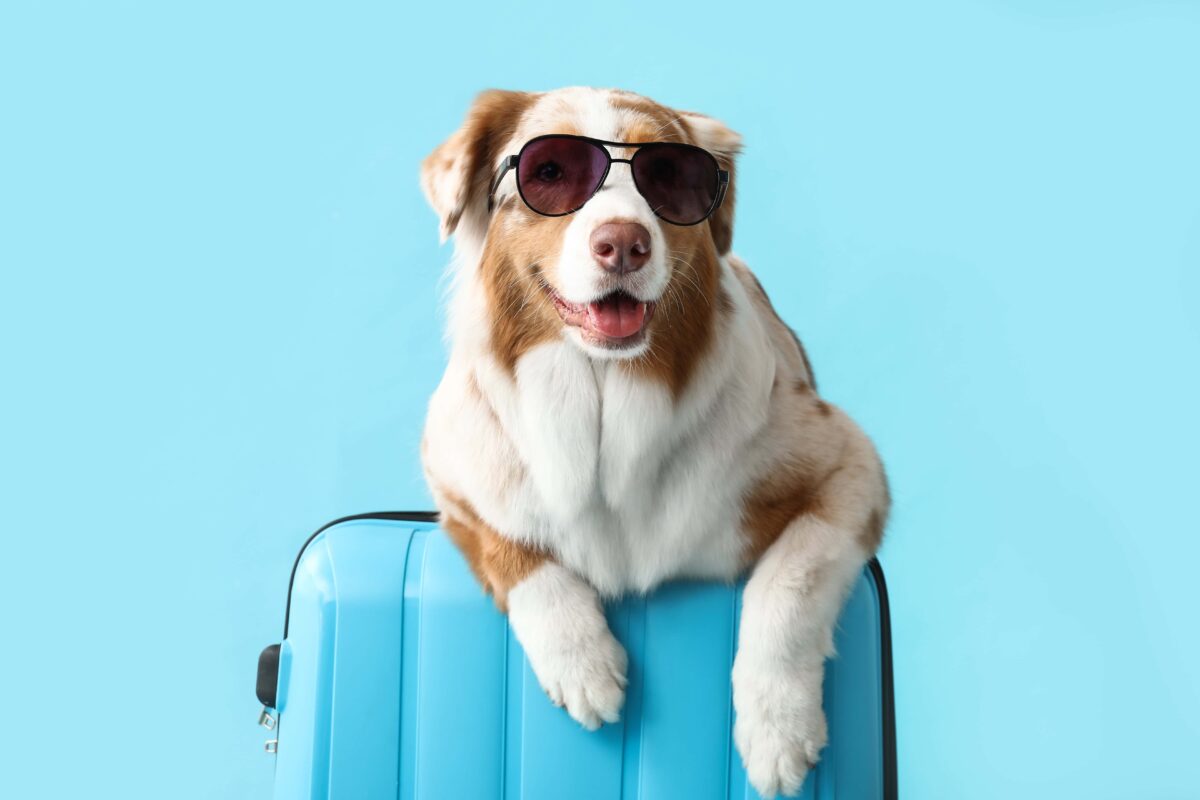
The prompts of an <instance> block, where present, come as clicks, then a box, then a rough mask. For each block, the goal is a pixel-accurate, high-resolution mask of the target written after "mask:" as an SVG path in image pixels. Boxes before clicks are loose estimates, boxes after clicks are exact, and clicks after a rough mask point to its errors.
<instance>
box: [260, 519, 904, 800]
mask: <svg viewBox="0 0 1200 800" xmlns="http://www.w3.org/2000/svg"><path fill="white" fill-rule="evenodd" d="M877 592H878V587H877V586H876V584H875V581H874V580H873V578H872V577H871V575H870V574H869V573H864V575H863V577H862V579H861V580H860V581H859V583H858V585H857V586H856V588H855V591H854V593H853V595H852V597H851V598H850V600H849V603H848V605H847V607H846V610H845V611H844V612H843V615H842V618H841V621H840V624H839V630H838V635H837V645H838V650H839V657H838V658H836V659H834V660H833V661H831V662H830V665H829V669H828V671H827V679H826V687H825V707H826V710H827V713H828V715H829V721H830V744H829V746H828V747H827V748H826V749H825V751H824V753H823V760H822V763H821V765H820V767H818V769H817V770H815V771H814V772H813V774H812V775H810V777H809V779H808V781H807V782H806V783H805V787H804V790H803V793H802V795H801V797H803V798H806V800H837V799H838V798H843V799H844V798H855V800H857V798H884V797H885V794H884V777H883V775H884V755H883V753H884V747H885V744H886V743H885V739H884V733H883V731H884V719H883V715H882V707H883V702H884V698H883V695H882V691H883V690H882V681H881V669H882V665H883V661H882V659H883V654H882V653H881V650H880V636H879V631H880V625H881V624H882V619H881V608H880V602H881V598H880V597H879V596H878V594H877ZM739 611H740V590H739V589H737V588H733V587H726V586H720V585H714V584H673V585H670V586H666V587H663V588H662V589H660V590H658V591H657V592H655V593H654V595H652V596H651V597H650V598H630V599H628V600H625V601H623V602H621V603H617V604H614V605H612V606H610V608H609V609H608V617H609V622H610V625H611V627H612V629H613V632H614V634H615V635H616V636H617V638H618V639H619V640H620V641H621V642H622V643H623V644H624V645H625V647H626V649H627V651H628V653H629V660H630V669H629V689H628V694H627V698H626V705H625V709H624V712H623V720H622V721H621V722H620V723H618V724H615V725H605V726H604V727H603V728H601V729H600V730H599V731H596V732H587V731H584V730H583V729H582V728H580V727H579V726H578V725H577V724H576V723H575V722H573V721H572V720H571V719H570V718H569V717H568V716H567V714H566V713H565V712H564V711H563V710H562V709H559V708H556V707H554V706H553V705H552V704H551V703H550V701H549V699H548V698H547V697H546V695H545V693H544V692H542V690H541V688H540V686H539V685H538V683H537V679H536V678H535V677H534V675H533V672H532V671H531V670H530V669H529V666H528V665H527V663H526V662H525V658H524V654H523V653H522V651H521V647H520V645H519V644H518V642H517V641H516V639H515V638H514V637H513V635H512V632H511V631H510V630H509V628H508V626H507V624H506V622H505V619H504V617H503V616H502V615H501V614H499V613H498V612H497V611H496V610H495V608H494V606H493V605H492V601H491V600H490V599H489V598H488V597H486V596H485V595H484V594H483V592H482V591H481V590H480V588H479V586H478V584H477V583H476V581H475V579H474V577H473V576H472V575H471V573H470V570H469V569H468V568H467V566H466V564H465V562H464V561H463V559H462V557H461V556H460V555H459V553H458V551H457V550H456V549H455V548H454V547H453V545H452V544H451V543H450V541H449V540H448V539H447V538H446V537H445V536H444V535H442V534H441V533H440V532H438V531H436V530H434V529H433V526H431V525H421V524H418V523H412V522H396V521H370V520H368V521H354V522H349V523H344V524H341V525H338V526H335V527H334V528H331V529H330V530H328V531H326V532H325V533H323V534H322V535H321V536H319V537H317V539H315V540H314V541H313V542H312V544H310V546H309V548H308V550H307V551H306V552H305V554H304V556H303V558H302V559H301V561H300V568H299V570H298V572H297V577H296V584H295V587H294V588H293V597H292V608H291V614H292V616H291V619H292V622H291V629H290V632H289V637H288V640H287V641H286V642H285V643H284V647H283V651H282V653H281V667H280V673H281V675H280V677H281V681H280V697H281V700H280V709H279V710H280V743H279V755H278V759H279V761H278V762H277V775H276V787H277V792H276V797H278V798H281V799H282V798H289V800H290V799H291V798H302V797H303V798H327V797H331V798H336V800H358V799H359V798H377V797H378V798H389V799H390V798H399V800H443V799H444V798H452V797H462V798H473V799H474V798H479V799H480V800H486V799H487V798H508V799H509V800H517V799H518V798H521V799H523V800H550V799H551V798H555V799H557V798H576V799H578V800H592V799H594V800H618V799H622V800H641V799H642V798H645V799H646V800H672V799H673V798H687V799H688V800H705V799H706V798H711V800H734V799H735V798H736V800H756V799H757V797H758V795H757V794H756V793H755V792H754V791H753V790H752V789H751V788H750V787H749V786H748V784H747V782H746V776H745V771H744V770H743V768H742V765H741V760H740V758H739V757H738V754H737V751H736V748H735V747H734V746H733V741H732V727H733V711H732V703H731V697H730V685H729V672H730V669H731V668H732V663H733V655H734V647H735V642H736V637H737V620H738V616H739Z"/></svg>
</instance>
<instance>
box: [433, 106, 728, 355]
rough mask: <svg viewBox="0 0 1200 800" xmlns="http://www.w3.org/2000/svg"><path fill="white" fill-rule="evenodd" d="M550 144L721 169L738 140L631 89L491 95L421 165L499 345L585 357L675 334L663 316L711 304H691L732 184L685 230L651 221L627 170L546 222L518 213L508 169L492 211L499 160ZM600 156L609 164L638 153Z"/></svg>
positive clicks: (716, 243) (617, 165) (712, 268)
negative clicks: (647, 150) (712, 160)
mask: <svg viewBox="0 0 1200 800" xmlns="http://www.w3.org/2000/svg"><path fill="white" fill-rule="evenodd" d="M547 134H572V135H577V136H586V137H590V138H593V139H598V140H604V141H615V142H678V143H685V144H692V145H696V146H699V147H702V148H704V149H705V150H707V151H709V152H710V153H712V154H713V156H715V157H716V159H717V162H718V165H719V166H720V167H721V168H722V169H725V170H729V171H730V172H732V168H733V158H734V156H735V154H736V153H737V151H738V149H739V146H740V141H739V139H738V136H737V135H736V134H734V133H733V132H732V131H730V130H729V129H728V128H726V127H725V126H724V125H722V124H721V123H719V122H717V121H716V120H713V119H711V118H709V117H705V116H701V115H698V114H691V113H686V112H679V111H676V110H673V109H670V108H667V107H665V106H662V105H659V104H657V103H655V102H653V101H651V100H648V99H646V98H644V97H640V96H638V95H634V94H630V93H627V92H619V91H609V90H596V89H582V88H572V89H562V90H559V91H555V92H549V93H544V94H529V93H521V92H499V91H489V92H485V93H484V94H482V95H480V97H479V98H478V99H477V100H476V102H475V104H474V106H473V107H472V108H471V111H470V112H469V114H468V117H467V121H466V123H465V124H464V126H463V127H462V128H461V129H460V130H459V131H458V132H457V133H455V134H454V135H453V136H452V137H451V138H450V139H449V140H448V141H446V142H445V143H444V144H442V145H441V146H440V147H439V148H438V149H437V150H436V151H434V153H433V154H432V155H431V156H430V157H429V158H428V159H426V161H425V163H424V165H423V169H422V184H423V186H424V188H425V191H426V194H427V196H428V197H429V200H430V203H431V204H432V205H433V207H434V209H435V210H436V211H437V212H438V213H439V215H440V216H441V219H442V235H443V237H445V236H448V235H449V234H450V233H452V232H453V233H455V234H456V238H457V244H458V246H459V249H460V251H463V253H464V258H466V259H468V260H472V261H475V260H477V261H478V263H479V265H480V271H481V272H480V277H481V278H482V279H483V281H484V283H485V286H487V288H488V291H489V293H490V295H491V303H490V304H491V306H492V313H493V314H495V315H496V317H497V319H494V320H493V321H492V325H493V335H494V338H495V337H496V334H497V331H499V334H500V335H499V338H500V339H501V340H503V341H504V342H507V343H508V346H510V347H511V348H518V349H519V348H520V347H522V346H528V345H529V344H531V343H533V342H536V341H540V340H544V339H547V338H552V337H553V336H555V335H558V336H561V335H564V334H565V335H566V336H567V337H568V338H569V339H570V340H572V341H574V342H575V343H576V344H577V345H578V346H579V347H581V348H583V349H584V350H585V351H586V352H587V353H588V354H590V355H592V356H594V357H598V358H634V357H637V356H639V355H643V354H645V353H646V352H647V350H648V349H649V348H650V346H651V340H652V339H653V338H654V337H655V336H656V335H658V332H657V330H656V329H658V328H666V327H671V325H670V321H671V318H675V320H676V321H680V320H682V319H684V318H687V317H688V316H689V315H697V314H699V315H701V316H703V313H707V309H697V308H694V307H693V306H694V305H695V304H696V303H698V302H699V303H704V304H705V305H706V306H708V305H711V302H712V300H713V298H712V297H711V296H700V295H705V294H706V293H705V292H704V291H703V290H705V289H711V288H712V286H713V281H715V279H716V259H717V257H718V256H719V255H723V254H725V253H726V252H728V250H729V246H730V240H731V238H732V223H733V192H732V185H731V186H730V188H729V191H727V192H726V195H725V198H724V201H723V202H722V203H721V205H720V207H719V208H718V209H717V210H716V211H715V212H714V213H713V215H712V216H711V217H710V218H709V219H707V220H705V221H704V222H702V223H700V224H697V225H690V226H681V225H674V224H671V223H669V222H666V221H664V220H663V219H661V218H660V217H658V216H656V215H655V213H654V211H653V210H652V209H651V207H650V204H649V203H648V202H647V200H646V199H645V198H644V197H643V196H642V195H641V194H640V193H639V192H638V189H637V187H636V186H635V183H634V180H633V175H632V171H631V167H630V165H629V164H626V163H623V162H614V163H612V165H611V167H610V168H609V170H608V174H607V177H606V178H605V180H604V183H603V185H602V187H601V188H600V190H599V191H597V192H596V193H595V194H594V195H592V196H591V197H590V199H588V200H587V202H586V203H585V204H584V205H583V207H582V208H579V209H578V210H576V211H574V212H573V213H569V214H566V215H563V216H545V215H543V214H539V213H537V212H536V211H534V210H532V209H531V208H530V207H529V206H528V205H526V203H525V202H523V200H522V197H521V196H520V194H519V192H518V189H517V170H509V171H508V172H507V173H506V174H505V176H504V178H503V180H502V181H501V182H500V184H499V185H498V186H497V187H496V189H495V192H494V195H493V202H492V204H491V208H490V209H489V203H488V199H489V189H490V187H491V184H492V182H493V181H494V179H495V176H496V175H497V174H498V172H499V170H500V167H501V166H502V164H503V162H504V160H505V158H506V157H507V156H510V155H514V154H516V153H518V152H519V151H520V150H521V147H522V146H523V145H524V144H525V143H526V142H528V141H530V140H531V139H534V138H535V137H538V136H543V135H547ZM607 149H608V151H609V153H610V155H611V156H612V157H613V158H618V159H628V158H631V157H632V156H633V155H634V153H635V150H634V149H633V148H622V147H619V146H609V147H608V148H607ZM522 169H525V170H528V173H529V176H530V177H529V178H528V180H531V181H532V180H537V179H539V178H545V179H547V180H553V179H554V178H555V177H556V174H557V173H556V170H557V165H556V164H554V163H552V162H551V161H546V162H545V163H542V164H537V163H529V164H523V165H522ZM539 170H541V172H539ZM523 185H524V184H523ZM676 327H678V326H676ZM684 327H686V326H684ZM664 335H665V334H664ZM683 335H686V333H684V334H683ZM511 355H512V357H513V358H514V359H515V357H516V356H517V355H519V353H514V354H511Z"/></svg>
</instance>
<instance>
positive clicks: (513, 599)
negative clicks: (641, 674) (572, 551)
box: [508, 560, 627, 730]
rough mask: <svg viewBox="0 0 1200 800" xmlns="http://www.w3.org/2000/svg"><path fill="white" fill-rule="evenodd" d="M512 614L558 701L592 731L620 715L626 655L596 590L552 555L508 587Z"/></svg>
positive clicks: (514, 625)
mask: <svg viewBox="0 0 1200 800" xmlns="http://www.w3.org/2000/svg"><path fill="white" fill-rule="evenodd" d="M508 619H509V622H510V623H511V624H512V628H513V631H515V632H516V634H517V638H518V639H519V640H520V641H521V646H522V647H524V648H525V655H526V656H527V657H528V658H529V664H530V666H531V667H533V671H534V673H535V674H536V675H537V677H538V681H539V682H540V683H541V684H542V688H543V689H545V690H546V694H548V695H550V699H551V700H552V701H554V704H555V705H559V706H563V707H565V708H566V709H567V713H569V714H570V715H571V716H572V717H573V718H574V719H575V720H576V721H577V722H579V724H581V725H583V727H585V728H587V729H588V730H595V729H596V728H599V727H600V723H601V722H616V721H617V720H618V719H619V718H620V712H621V706H622V705H623V704H624V702H625V670H626V667H627V660H626V656H625V650H624V648H622V647H621V645H620V643H618V642H617V640H616V639H615V638H614V637H613V635H612V632H611V631H609V629H608V622H607V621H606V620H605V619H604V611H603V609H602V608H601V606H600V598H599V596H598V595H597V594H596V590H595V589H593V588H592V587H591V586H589V585H588V584H587V583H586V582H585V581H584V580H583V579H582V578H580V577H579V576H577V575H575V574H574V573H573V572H570V571H569V570H567V569H565V568H563V567H562V566H560V565H558V564H556V563H554V562H553V561H549V560H547V561H545V562H544V563H543V564H542V565H541V566H540V567H538V568H537V570H536V571H534V572H533V573H532V574H531V575H530V576H529V577H527V578H525V579H524V580H523V581H521V582H520V583H518V584H517V585H516V586H514V587H513V588H512V590H511V591H509V593H508Z"/></svg>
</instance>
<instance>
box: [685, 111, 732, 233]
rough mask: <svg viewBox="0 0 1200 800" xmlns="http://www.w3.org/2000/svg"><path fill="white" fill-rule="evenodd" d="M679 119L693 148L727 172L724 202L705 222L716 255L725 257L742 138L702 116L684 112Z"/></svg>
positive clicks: (723, 125) (730, 226)
mask: <svg viewBox="0 0 1200 800" xmlns="http://www.w3.org/2000/svg"><path fill="white" fill-rule="evenodd" d="M680 117H681V118H682V120H683V122H684V123H685V124H686V125H687V127H688V130H689V132H690V133H691V135H692V138H693V139H694V140H695V142H696V144H698V145H699V146H700V147H703V148H704V149H705V150H707V151H708V152H710V153H712V154H713V155H714V156H716V157H717V163H718V164H720V165H721V169H723V170H728V172H729V188H728V189H727V190H726V192H725V199H724V200H722V201H721V207H720V208H718V209H717V210H716V211H715V212H713V215H712V216H711V217H709V219H708V225H709V230H711V231H712V237H713V242H714V243H715V244H716V246H717V254H718V255H725V254H727V253H728V252H729V250H730V248H731V247H732V246H733V206H734V202H733V199H734V197H733V196H734V189H735V188H736V187H737V181H736V180H735V176H734V169H733V167H734V161H736V160H737V156H738V154H739V153H741V152H742V137H741V136H739V135H738V134H736V133H734V132H733V131H732V130H730V129H729V128H728V127H727V126H726V125H725V123H723V122H720V121H719V120H715V119H713V118H712V117H708V116H705V115H703V114H696V113H693V112H691V111H684V112H681V113H680Z"/></svg>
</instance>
